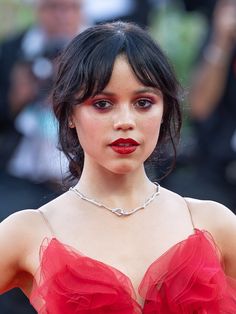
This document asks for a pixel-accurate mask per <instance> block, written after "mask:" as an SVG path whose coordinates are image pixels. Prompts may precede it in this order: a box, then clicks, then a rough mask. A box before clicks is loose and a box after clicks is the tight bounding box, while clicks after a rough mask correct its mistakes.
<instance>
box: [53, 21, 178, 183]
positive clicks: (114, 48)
mask: <svg viewBox="0 0 236 314" xmlns="http://www.w3.org/2000/svg"><path fill="white" fill-rule="evenodd" d="M121 54H123V55H125V56H126V58H127V61H128V62H129V64H130V66H131V68H132V70H133V71H134V73H135V75H136V77H137V78H138V80H139V81H140V82H141V83H142V84H144V85H145V86H150V87H155V88H158V89H160V90H161V92H162V94H163V98H164V115H163V123H162V125H161V130H160V135H159V141H158V149H159V144H163V143H166V142H170V143H171V146H172V148H173V151H174V161H175V158H176V144H175V139H176V138H178V137H179V132H180V127H181V113H180V106H179V100H178V96H179V85H178V82H177V80H176V78H175V75H174V72H173V70H172V68H171V66H170V64H169V63H168V61H167V59H166V57H165V56H164V54H163V52H162V51H161V49H160V48H159V46H158V45H157V44H156V43H155V42H154V40H153V39H152V38H151V37H150V35H149V34H148V33H147V32H146V31H144V30H142V29H141V28H140V27H138V26H136V25H134V24H131V23H124V22H114V23H108V24H101V25H97V26H94V27H90V28H88V29H86V30H85V31H84V32H82V33H81V34H79V35H78V36H77V37H75V38H74V39H73V40H72V42H71V43H70V44H69V45H68V47H67V48H66V49H65V51H64V52H63V53H62V55H61V56H60V59H59V66H58V73H57V76H56V80H55V84H54V89H53V95H52V96H53V108H54V112H55V115H56V117H57V119H58V121H59V143H60V148H61V150H62V151H63V152H64V153H65V155H66V156H67V158H68V159H69V169H70V173H71V175H72V176H73V177H76V178H79V177H80V174H81V172H82V169H83V162H84V154H83V150H82V148H81V146H80V143H79V140H78V137H77V134H76V131H75V129H72V128H69V126H68V120H69V118H70V115H71V113H72V107H73V106H75V105H78V104H79V103H82V102H83V101H85V100H86V99H87V98H89V97H91V96H94V95H96V94H97V93H100V92H101V91H102V90H103V89H104V88H105V87H106V85H107V84H108V82H109V80H110V77H111V74H112V70H113V65H114V62H115V60H116V58H117V56H118V55H121Z"/></svg>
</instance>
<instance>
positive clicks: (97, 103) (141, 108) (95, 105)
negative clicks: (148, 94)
mask: <svg viewBox="0 0 236 314" xmlns="http://www.w3.org/2000/svg"><path fill="white" fill-rule="evenodd" d="M140 102H145V105H144V106H140V105H139V104H140ZM101 103H105V104H106V105H107V104H109V105H108V106H104V107H100V104H101ZM147 103H148V105H147ZM153 104H154V101H153V100H151V99H147V98H140V99H138V100H136V102H135V107H138V109H140V110H148V109H150V108H151V107H152V105H153ZM93 106H94V107H95V108H96V109H97V110H100V111H105V110H108V109H109V108H110V107H111V106H112V103H111V102H110V101H108V100H105V99H102V100H98V101H95V102H94V103H93Z"/></svg>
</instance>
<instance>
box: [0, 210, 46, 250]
mask: <svg viewBox="0 0 236 314" xmlns="http://www.w3.org/2000/svg"><path fill="white" fill-rule="evenodd" d="M39 227H40V217H39V214H38V213H37V211H36V210H33V209H27V210H22V211H19V212H16V213H14V214H12V215H10V216H9V217H8V218H6V219H5V220H3V221H2V222H1V223H0V239H4V242H5V243H7V244H8V245H10V244H11V243H12V245H14V246H15V247H16V248H19V249H21V248H22V247H26V245H27V244H28V243H29V244H30V242H32V241H34V239H35V238H36V237H37V235H38V233H39V232H40V228H39ZM0 241H1V240H0Z"/></svg>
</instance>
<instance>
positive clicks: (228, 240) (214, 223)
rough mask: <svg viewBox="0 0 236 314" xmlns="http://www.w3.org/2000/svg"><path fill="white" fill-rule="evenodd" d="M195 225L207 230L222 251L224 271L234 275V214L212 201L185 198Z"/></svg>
mask: <svg viewBox="0 0 236 314" xmlns="http://www.w3.org/2000/svg"><path fill="white" fill-rule="evenodd" d="M186 201H187V203H188V206H189V209H190V211H191V213H192V217H193V221H194V223H195V226H196V227H197V228H200V229H205V230H207V231H209V232H210V233H211V234H212V236H213V238H214V240H215V242H216V243H217V245H218V247H219V248H220V251H221V252H222V255H223V258H224V263H225V267H226V271H227V272H228V273H229V274H231V275H232V276H234V277H236V266H235V265H236V216H235V214H234V213H233V212H232V211H231V210H230V209H229V208H227V207H225V206H224V205H222V204H220V203H217V202H214V201H202V200H196V199H190V198H186Z"/></svg>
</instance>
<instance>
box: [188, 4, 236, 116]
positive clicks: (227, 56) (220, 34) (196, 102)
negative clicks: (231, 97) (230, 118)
mask: <svg viewBox="0 0 236 314" xmlns="http://www.w3.org/2000/svg"><path fill="white" fill-rule="evenodd" d="M235 16H236V4H235V3H233V2H232V1H228V2H227V1H226V3H225V1H221V0H220V1H218V4H217V6H216V9H215V12H214V20H213V33H212V37H211V39H210V41H209V43H208V45H207V46H206V47H205V50H204V51H203V57H202V60H201V61H200V63H199V65H198V67H197V68H196V70H195V73H194V77H193V82H192V88H191V90H190V103H191V111H192V116H193V118H195V119H196V120H203V119H205V118H207V117H208V116H209V115H210V114H211V113H212V112H213V111H214V109H215V106H217V104H218V103H219V101H220V99H221V97H222V96H223V92H224V89H225V85H226V81H227V76H228V71H229V66H230V62H231V58H232V53H233V49H234V47H235V44H236V19H235Z"/></svg>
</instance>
